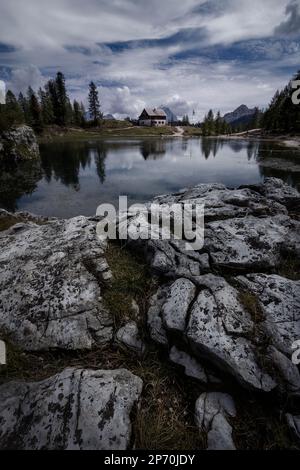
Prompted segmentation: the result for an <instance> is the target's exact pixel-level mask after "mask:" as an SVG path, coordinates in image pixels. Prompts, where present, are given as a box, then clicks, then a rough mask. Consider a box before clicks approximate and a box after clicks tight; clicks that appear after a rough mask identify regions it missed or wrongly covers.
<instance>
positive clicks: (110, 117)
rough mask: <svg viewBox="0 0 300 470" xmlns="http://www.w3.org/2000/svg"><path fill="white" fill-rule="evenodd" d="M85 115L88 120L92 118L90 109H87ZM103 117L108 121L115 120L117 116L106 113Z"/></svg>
mask: <svg viewBox="0 0 300 470" xmlns="http://www.w3.org/2000/svg"><path fill="white" fill-rule="evenodd" d="M84 117H85V119H86V120H87V121H89V120H91V119H92V117H91V115H90V113H89V112H88V111H86V113H85V115H84ZM103 119H104V120H105V121H107V120H115V117H114V116H113V115H112V114H105V115H104V116H103Z"/></svg>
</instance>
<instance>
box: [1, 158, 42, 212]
mask: <svg viewBox="0 0 300 470" xmlns="http://www.w3.org/2000/svg"><path fill="white" fill-rule="evenodd" d="M42 177H43V172H42V168H41V164H40V162H39V161H38V162H19V163H18V164H16V163H11V162H9V163H8V162H6V163H4V162H2V163H1V165H0V207H1V208H5V209H6V210H8V211H11V212H14V211H16V210H17V209H18V204H17V200H18V199H19V198H21V197H22V196H23V195H24V194H26V195H31V194H33V193H34V191H35V190H36V189H37V186H38V181H39V180H41V179H42Z"/></svg>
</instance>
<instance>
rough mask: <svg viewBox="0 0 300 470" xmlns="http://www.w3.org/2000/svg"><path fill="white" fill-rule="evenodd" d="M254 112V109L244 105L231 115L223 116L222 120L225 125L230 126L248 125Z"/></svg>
mask: <svg viewBox="0 0 300 470" xmlns="http://www.w3.org/2000/svg"><path fill="white" fill-rule="evenodd" d="M255 112H256V109H255V108H253V109H250V108H248V106H246V105H245V104H242V105H241V106H239V107H238V108H237V109H235V110H234V111H233V112H232V113H227V114H225V116H224V117H223V119H224V121H226V122H227V124H231V125H238V124H248V123H249V122H250V121H251V120H252V118H253V116H254V114H255Z"/></svg>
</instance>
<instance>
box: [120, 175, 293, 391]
mask: <svg viewBox="0 0 300 470" xmlns="http://www.w3.org/2000/svg"><path fill="white" fill-rule="evenodd" d="M154 202H155V203H158V204H160V205H161V206H162V208H163V210H166V208H167V207H168V206H169V207H170V205H172V204H180V205H181V206H183V204H185V203H189V204H194V205H195V204H205V221H204V223H205V239H204V245H203V247H202V248H201V249H200V250H196V251H187V250H186V248H185V241H184V240H183V241H180V240H176V239H174V237H173V238H171V239H170V240H153V239H152V240H146V239H145V240H134V239H131V240H130V243H131V245H132V246H133V247H137V248H142V249H143V250H144V251H145V253H146V256H147V259H148V261H149V263H150V265H151V267H152V268H153V270H154V271H155V272H156V273H158V274H160V275H161V276H162V277H163V278H164V279H165V282H164V283H163V284H162V285H161V286H160V287H159V289H158V291H157V293H156V294H154V295H153V297H152V299H151V302H150V308H149V312H148V326H149V330H150V335H151V337H152V339H153V340H154V341H156V342H157V343H159V344H161V345H163V346H165V347H168V348H172V347H178V348H179V349H181V348H180V345H181V344H184V345H185V347H184V352H185V353H186V354H188V355H189V356H191V357H193V358H195V360H197V361H199V362H200V364H201V360H202V359H205V361H208V362H209V363H211V364H212V365H213V366H214V367H215V368H216V369H219V370H221V371H222V372H225V373H227V374H228V375H230V376H232V377H234V378H235V379H236V380H237V381H238V382H239V383H240V384H241V385H242V386H244V387H246V388H248V389H252V390H260V391H264V392H270V391H271V390H274V389H275V388H276V387H277V386H278V385H279V384H281V385H282V383H283V384H284V386H285V388H286V390H288V391H289V392H291V391H293V393H298V392H299V390H300V388H299V373H298V369H297V367H296V366H294V365H293V364H292V362H291V354H292V349H291V348H292V343H293V342H294V341H295V340H297V339H298V338H299V337H300V329H299V321H300V306H299V298H300V291H299V289H300V286H299V281H297V280H292V279H287V278H284V277H282V276H279V275H276V274H275V273H273V274H272V271H275V270H277V271H278V270H279V269H280V266H281V265H282V264H283V263H284V262H285V261H286V259H295V260H297V259H298V260H299V252H300V222H299V220H298V219H299V217H297V214H298V215H299V214H300V195H299V193H298V192H297V191H296V190H295V189H293V188H291V187H289V186H287V185H286V184H284V183H283V182H282V181H280V180H277V179H275V178H267V179H266V180H265V182H264V183H263V184H261V185H255V186H249V187H241V188H238V189H233V190H231V189H227V188H226V187H225V186H223V185H220V184H202V185H198V186H196V187H194V188H192V189H187V190H183V191H181V192H180V193H177V194H175V195H167V196H159V197H157V198H155V200H154ZM291 211H292V213H291ZM153 223H155V220H154V222H153V221H152V225H153ZM137 226H139V227H140V228H141V230H142V231H146V230H148V231H149V232H150V229H151V230H152V231H153V230H154V231H156V232H160V233H162V232H161V229H160V227H159V226H157V227H155V228H154V229H153V227H152V226H151V219H150V218H149V217H148V216H147V213H146V214H145V213H138V214H136V215H132V214H129V221H128V228H129V234H130V233H134V228H135V227H137ZM242 292H244V293H246V294H247V295H248V297H249V296H251V297H250V298H251V299H252V298H255V299H256V300H255V303H258V304H259V306H260V314H261V316H262V318H256V314H255V313H254V314H253V312H252V311H251V305H250V307H249V305H246V304H245V302H244V301H243V299H242V297H241V293H242ZM252 308H256V306H255V305H254V306H252ZM265 356H266V357H267V358H268V361H269V366H270V367H266V364H265V362H266V361H265V360H264V359H265ZM273 370H276V371H277V373H275V374H274V373H273Z"/></svg>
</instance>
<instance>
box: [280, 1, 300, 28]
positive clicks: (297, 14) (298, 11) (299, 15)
mask: <svg viewBox="0 0 300 470" xmlns="http://www.w3.org/2000/svg"><path fill="white" fill-rule="evenodd" d="M286 15H287V17H288V18H287V19H286V20H285V21H284V22H283V23H281V24H280V25H279V26H278V27H277V28H276V29H275V33H276V34H279V35H285V36H299V31H300V2H299V0H292V1H291V3H290V4H289V5H288V6H287V7H286Z"/></svg>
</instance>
